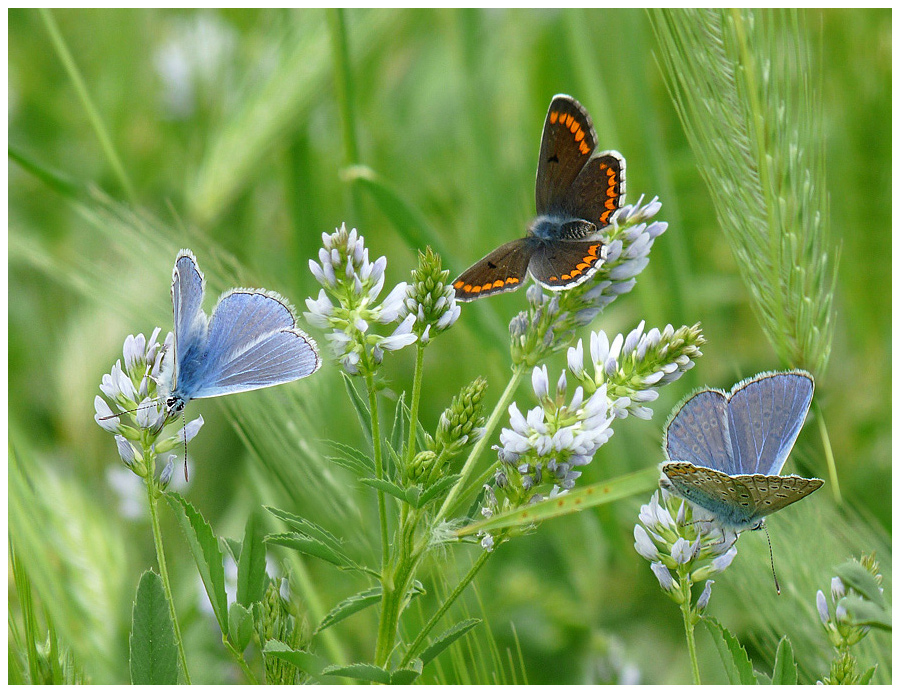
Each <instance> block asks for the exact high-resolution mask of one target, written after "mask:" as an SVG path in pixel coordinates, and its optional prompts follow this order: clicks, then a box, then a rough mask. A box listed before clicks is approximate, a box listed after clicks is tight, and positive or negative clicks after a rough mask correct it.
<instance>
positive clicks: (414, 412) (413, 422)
mask: <svg viewBox="0 0 900 693" xmlns="http://www.w3.org/2000/svg"><path fill="white" fill-rule="evenodd" d="M424 361H425V347H424V346H422V343H421V342H418V341H417V342H416V370H415V374H414V375H413V391H412V402H411V403H410V406H409V440H408V441H407V443H406V467H407V469H408V468H409V465H410V464H412V461H413V457H414V456H415V452H416V427H417V423H418V420H419V400H420V399H421V395H422V364H423V362H424Z"/></svg>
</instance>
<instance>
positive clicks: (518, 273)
mask: <svg viewBox="0 0 900 693" xmlns="http://www.w3.org/2000/svg"><path fill="white" fill-rule="evenodd" d="M535 247H536V239H533V238H518V239H516V240H514V241H510V242H509V243H504V244H503V245H501V246H500V247H499V248H497V249H496V250H495V251H493V252H492V253H488V254H487V255H486V256H485V257H483V258H481V259H480V260H479V261H478V262H476V263H475V264H474V265H472V266H471V267H470V268H469V269H467V270H466V271H465V272H463V273H462V274H461V275H459V276H458V277H457V278H456V279H455V280H454V282H453V288H454V289H455V290H456V300H457V301H473V300H475V299H476V298H480V297H482V296H490V295H491V294H499V293H503V292H504V291H513V290H515V289H518V288H519V287H520V286H521V285H522V282H523V281H524V280H525V273H526V272H527V270H528V261H529V260H530V259H531V255H532V253H533V252H534V249H535Z"/></svg>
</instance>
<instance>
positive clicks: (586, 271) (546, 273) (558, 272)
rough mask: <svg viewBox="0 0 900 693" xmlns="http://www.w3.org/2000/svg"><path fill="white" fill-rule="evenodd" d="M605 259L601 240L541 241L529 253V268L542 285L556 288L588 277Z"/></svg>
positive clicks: (574, 284)
mask: <svg viewBox="0 0 900 693" xmlns="http://www.w3.org/2000/svg"><path fill="white" fill-rule="evenodd" d="M605 258H606V249H605V247H604V246H603V244H602V243H601V242H600V241H555V242H553V243H549V242H543V241H542V242H540V245H538V246H537V248H536V249H535V251H534V254H533V255H532V256H531V262H530V263H529V265H528V271H529V272H530V273H531V276H532V277H534V278H535V280H536V281H537V282H538V283H539V284H540V285H541V286H544V287H546V288H548V289H551V290H553V291H559V290H561V289H569V288H571V287H573V286H577V285H579V284H581V283H582V282H583V281H585V280H587V279H588V278H589V277H591V276H592V275H593V274H594V273H595V272H596V271H597V270H598V269H599V268H600V266H601V265H602V264H603V260H604V259H605Z"/></svg>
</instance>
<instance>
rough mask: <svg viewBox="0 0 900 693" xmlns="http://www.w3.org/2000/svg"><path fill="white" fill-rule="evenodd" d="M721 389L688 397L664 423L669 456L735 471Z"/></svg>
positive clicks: (671, 458) (729, 471)
mask: <svg viewBox="0 0 900 693" xmlns="http://www.w3.org/2000/svg"><path fill="white" fill-rule="evenodd" d="M727 407H728V402H727V399H726V397H725V393H723V392H720V391H718V390H701V391H700V392H698V393H697V394H695V395H693V396H692V397H689V398H688V399H687V400H686V401H685V402H684V403H683V404H682V405H681V406H680V407H679V408H678V409H677V410H676V412H675V414H673V415H672V417H671V418H670V419H669V422H668V424H666V433H665V437H664V439H663V447H664V449H665V451H666V456H667V457H668V458H669V459H670V460H686V461H688V462H692V463H694V464H695V465H697V466H699V467H707V468H710V469H718V470H721V471H723V472H725V473H726V474H733V473H736V472H735V471H734V463H733V460H732V457H731V440H730V438H729V436H728V409H727Z"/></svg>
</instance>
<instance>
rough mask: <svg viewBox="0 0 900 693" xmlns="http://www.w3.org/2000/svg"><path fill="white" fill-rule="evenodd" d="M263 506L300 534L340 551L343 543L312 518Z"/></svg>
mask: <svg viewBox="0 0 900 693" xmlns="http://www.w3.org/2000/svg"><path fill="white" fill-rule="evenodd" d="M265 508H266V510H268V511H269V512H270V513H272V514H273V515H274V516H275V517H277V518H278V519H279V520H281V521H283V522H284V523H285V524H286V525H288V527H291V528H292V529H294V530H296V531H297V532H299V533H300V534H305V535H307V536H310V537H312V538H313V539H318V540H319V541H321V542H322V543H323V544H325V545H327V546H331V547H332V548H334V549H335V550H336V551H342V549H341V545H342V544H343V542H342V541H341V540H340V539H338V538H337V537H336V536H334V535H333V534H332V533H331V532H329V531H328V530H327V529H325V528H324V527H321V526H319V525H317V524H316V523H315V522H313V521H312V520H307V519H306V518H305V517H300V516H299V515H294V513H290V512H288V511H287V510H281V509H279V508H273V507H271V506H269V505H267V506H265Z"/></svg>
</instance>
